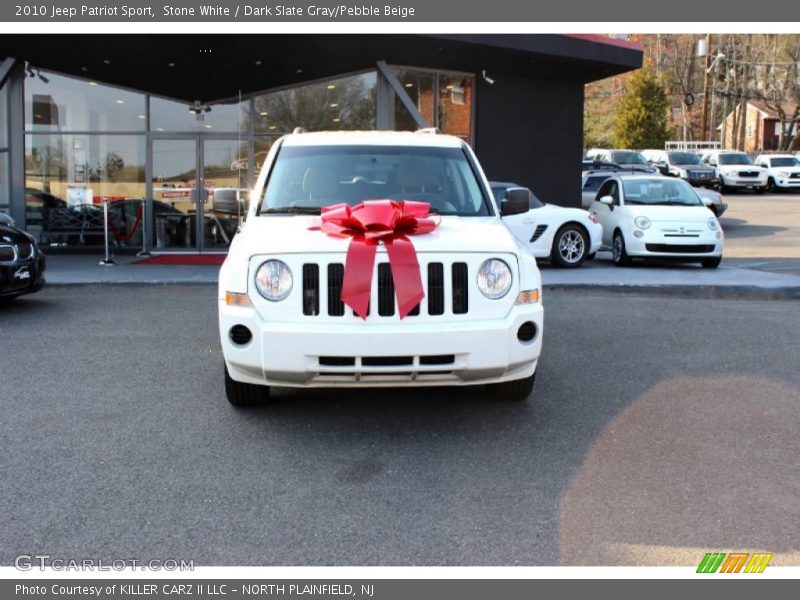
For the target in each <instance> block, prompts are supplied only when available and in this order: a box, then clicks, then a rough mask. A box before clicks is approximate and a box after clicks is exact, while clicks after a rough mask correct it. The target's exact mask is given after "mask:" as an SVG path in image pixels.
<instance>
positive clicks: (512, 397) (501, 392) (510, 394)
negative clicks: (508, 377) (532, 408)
mask: <svg viewBox="0 0 800 600" xmlns="http://www.w3.org/2000/svg"><path fill="white" fill-rule="evenodd" d="M535 381H536V373H534V374H533V375H531V376H530V377H527V378H525V379H516V380H514V381H506V382H504V383H494V384H492V385H491V386H489V387H490V389H491V393H492V396H493V397H494V398H495V399H496V400H509V401H512V402H523V401H525V400H527V399H528V396H530V395H531V393H532V392H533V384H534V382H535Z"/></svg>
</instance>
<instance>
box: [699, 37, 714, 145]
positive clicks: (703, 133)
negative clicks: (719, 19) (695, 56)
mask: <svg viewBox="0 0 800 600" xmlns="http://www.w3.org/2000/svg"><path fill="white" fill-rule="evenodd" d="M705 71H706V73H705V77H704V80H703V125H702V129H701V133H700V139H701V140H703V141H704V142H705V141H707V140H708V87H709V85H708V84H709V80H710V79H711V34H710V33H707V34H706V69H705Z"/></svg>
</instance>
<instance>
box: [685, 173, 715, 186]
mask: <svg viewBox="0 0 800 600" xmlns="http://www.w3.org/2000/svg"><path fill="white" fill-rule="evenodd" d="M684 179H685V180H686V181H687V182H688V183H690V184H691V185H693V186H695V187H701V186H708V185H711V184H713V183H715V182H716V177H714V176H713V175H708V176H706V177H693V176H688V177H685V178H684Z"/></svg>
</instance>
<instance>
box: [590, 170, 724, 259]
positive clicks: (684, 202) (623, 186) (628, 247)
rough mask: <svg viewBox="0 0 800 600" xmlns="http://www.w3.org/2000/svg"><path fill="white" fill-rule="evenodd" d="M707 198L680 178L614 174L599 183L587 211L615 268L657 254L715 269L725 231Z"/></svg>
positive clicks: (720, 255) (719, 257) (659, 256)
mask: <svg viewBox="0 0 800 600" xmlns="http://www.w3.org/2000/svg"><path fill="white" fill-rule="evenodd" d="M706 202H708V200H706V201H704V200H703V199H701V198H700V196H699V195H698V194H697V190H695V189H694V188H693V187H692V186H690V185H689V184H688V183H686V182H685V181H683V180H682V179H675V178H673V177H663V176H660V175H658V176H637V175H618V176H615V177H610V178H609V179H608V180H606V181H605V183H603V185H602V186H601V187H600V190H599V191H598V192H597V200H595V201H594V202H592V205H591V207H590V209H591V211H592V214H593V215H595V217H597V220H598V221H599V222H600V223H601V224H602V226H603V246H604V247H606V248H610V249H611V252H612V260H613V261H614V264H615V265H617V266H624V265H627V264H629V263H630V262H631V259H632V258H658V259H661V260H665V259H672V260H678V261H681V262H699V263H700V264H701V265H703V267H705V268H708V269H716V268H717V267H718V266H719V264H720V261H721V260H722V250H723V245H724V235H723V233H722V227H720V224H719V221H717V218H716V217H715V216H714V215H713V214H711V213H710V212H709V211H708V209H707V208H706Z"/></svg>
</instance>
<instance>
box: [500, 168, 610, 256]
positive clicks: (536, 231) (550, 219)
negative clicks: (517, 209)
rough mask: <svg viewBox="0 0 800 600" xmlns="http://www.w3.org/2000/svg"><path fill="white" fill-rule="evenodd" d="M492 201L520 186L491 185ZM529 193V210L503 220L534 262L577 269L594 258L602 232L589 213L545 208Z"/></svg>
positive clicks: (550, 205)
mask: <svg viewBox="0 0 800 600" xmlns="http://www.w3.org/2000/svg"><path fill="white" fill-rule="evenodd" d="M489 185H490V186H491V188H492V193H493V194H494V197H495V200H496V201H497V202H498V203H500V202H502V201H503V199H504V198H505V197H506V192H507V191H508V190H510V189H514V188H519V187H521V186H518V185H516V184H515V183H510V182H498V181H490V182H489ZM524 189H526V190H527V191H528V194H529V198H530V201H529V206H530V210H529V211H528V212H526V213H523V214H520V215H510V216H506V217H503V221H504V222H505V224H506V226H508V228H509V229H510V230H511V232H512V233H513V234H514V236H515V237H516V238H517V239H518V240H519V241H520V242H522V244H523V245H524V246H525V247H526V248H528V251H529V252H530V253H531V254H533V255H534V256H535V257H536V258H548V259H550V262H551V263H552V264H553V265H555V266H558V267H579V266H581V265H582V264H583V261H585V260H586V259H587V258H590V259H591V258H594V254H595V252H597V250H598V249H599V248H600V244H601V240H602V235H603V228H602V227H601V226H600V224H599V223H598V222H597V219H595V218H594V217H593V216H592V215H591V214H590V213H589V212H588V211H586V210H583V209H580V208H565V207H563V206H556V205H555V204H545V203H544V202H542V201H541V200H539V199H538V198H537V197H536V195H535V194H534V193H533V192H531V191H530V190H528V189H527V188H524Z"/></svg>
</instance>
